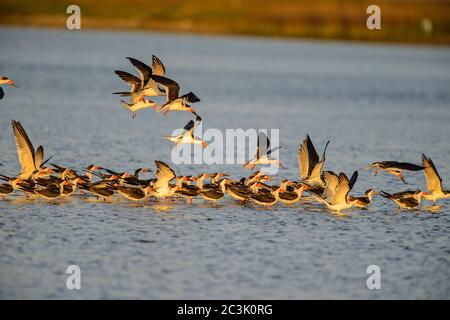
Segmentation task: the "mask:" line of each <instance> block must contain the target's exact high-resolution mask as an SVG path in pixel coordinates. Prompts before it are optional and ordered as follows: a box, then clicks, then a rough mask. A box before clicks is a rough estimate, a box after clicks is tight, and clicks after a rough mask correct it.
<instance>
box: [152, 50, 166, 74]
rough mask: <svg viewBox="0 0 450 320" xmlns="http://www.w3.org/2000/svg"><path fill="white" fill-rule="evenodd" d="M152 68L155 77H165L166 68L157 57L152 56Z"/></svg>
mask: <svg viewBox="0 0 450 320" xmlns="http://www.w3.org/2000/svg"><path fill="white" fill-rule="evenodd" d="M152 68H153V74H154V75H157V76H163V75H164V74H165V73H166V68H165V67H164V65H163V63H162V62H161V60H159V59H158V57H157V56H155V55H152Z"/></svg>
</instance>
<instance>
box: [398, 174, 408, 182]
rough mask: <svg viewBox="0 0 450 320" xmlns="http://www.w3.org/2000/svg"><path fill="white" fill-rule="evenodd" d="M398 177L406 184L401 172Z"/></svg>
mask: <svg viewBox="0 0 450 320" xmlns="http://www.w3.org/2000/svg"><path fill="white" fill-rule="evenodd" d="M398 177H399V178H400V180H402V181H403V183H405V184H407V182H406V180H405V177H404V176H403V174H402V173H401V172H400V173H399V174H398Z"/></svg>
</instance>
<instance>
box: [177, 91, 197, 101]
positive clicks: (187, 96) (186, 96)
mask: <svg viewBox="0 0 450 320" xmlns="http://www.w3.org/2000/svg"><path fill="white" fill-rule="evenodd" d="M180 98H181V99H186V101H187V102H189V103H196V102H199V101H200V98H199V97H197V96H196V95H195V93H193V92H189V93H186V94H183V95H182V96H181V97H180Z"/></svg>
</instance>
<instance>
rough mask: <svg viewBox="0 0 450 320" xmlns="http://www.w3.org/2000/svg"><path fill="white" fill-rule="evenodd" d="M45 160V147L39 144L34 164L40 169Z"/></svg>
mask: <svg viewBox="0 0 450 320" xmlns="http://www.w3.org/2000/svg"><path fill="white" fill-rule="evenodd" d="M43 160H44V148H43V147H42V146H39V147H38V148H37V149H36V154H35V155H34V164H35V166H36V169H39V168H40V167H41V165H42V161H43Z"/></svg>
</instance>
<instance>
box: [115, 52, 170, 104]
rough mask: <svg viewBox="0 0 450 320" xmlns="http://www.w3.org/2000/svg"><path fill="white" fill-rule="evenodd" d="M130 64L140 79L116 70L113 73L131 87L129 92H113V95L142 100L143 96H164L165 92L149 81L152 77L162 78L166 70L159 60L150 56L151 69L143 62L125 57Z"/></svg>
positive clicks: (152, 81) (151, 80)
mask: <svg viewBox="0 0 450 320" xmlns="http://www.w3.org/2000/svg"><path fill="white" fill-rule="evenodd" d="M127 59H128V60H129V61H130V62H131V64H132V65H133V66H134V67H135V68H136V70H137V71H138V72H139V76H140V78H138V77H136V76H134V75H132V74H130V73H128V72H125V71H120V70H116V71H115V73H116V74H117V75H118V76H119V77H120V78H121V79H122V80H124V81H125V82H126V83H128V84H129V85H130V87H131V89H130V91H129V92H114V94H120V95H121V96H131V97H134V98H136V99H139V98H142V97H144V96H150V97H155V96H164V95H166V92H165V91H164V90H162V89H161V88H160V87H159V86H158V84H157V83H156V82H155V81H154V80H153V79H151V76H152V75H156V76H164V74H165V72H166V68H165V67H164V65H163V63H162V62H161V60H159V59H158V58H157V57H156V56H155V55H153V56H152V67H150V66H148V65H147V64H145V63H144V62H142V61H140V60H138V59H135V58H131V57H127Z"/></svg>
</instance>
